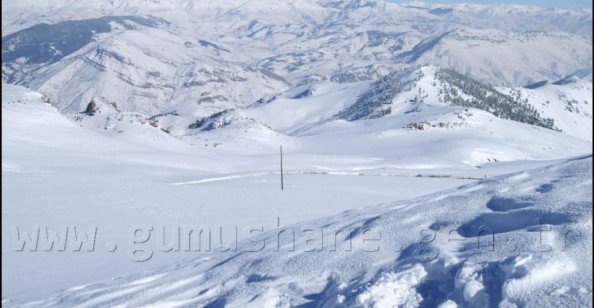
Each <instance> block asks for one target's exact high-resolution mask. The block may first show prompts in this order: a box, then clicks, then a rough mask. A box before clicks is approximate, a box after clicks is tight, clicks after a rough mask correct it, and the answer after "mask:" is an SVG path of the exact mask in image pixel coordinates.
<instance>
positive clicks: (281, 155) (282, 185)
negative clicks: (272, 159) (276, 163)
mask: <svg viewBox="0 0 594 308" xmlns="http://www.w3.org/2000/svg"><path fill="white" fill-rule="evenodd" d="M280 168H281V171H280V173H281V190H284V189H285V187H284V179H283V146H282V145H281V146H280Z"/></svg>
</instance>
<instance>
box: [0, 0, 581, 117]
mask: <svg viewBox="0 0 594 308" xmlns="http://www.w3.org/2000/svg"><path fill="white" fill-rule="evenodd" d="M5 7H6V10H5V12H6V15H5V16H4V17H5V18H3V51H2V53H3V63H2V65H3V66H2V67H3V69H2V72H3V74H2V76H3V80H4V81H5V82H10V83H17V84H20V85H26V86H30V87H31V88H32V89H34V90H36V91H40V92H42V93H44V94H46V95H47V96H49V97H50V98H51V99H52V101H54V102H59V103H60V104H62V105H61V106H60V109H64V108H67V109H68V110H69V111H72V110H73V109H72V108H79V107H81V106H84V105H86V104H87V103H88V102H89V101H90V100H91V99H92V98H93V97H95V96H103V97H105V98H106V99H108V100H110V101H117V102H118V104H120V105H121V106H125V108H123V109H124V110H126V111H134V112H144V113H152V114H149V115H154V114H157V113H159V112H163V111H164V110H165V109H167V108H169V107H171V106H175V105H178V104H203V105H206V106H201V108H199V109H200V110H208V112H210V113H215V112H218V111H221V110H222V109H221V108H217V107H213V106H211V105H210V104H209V103H210V102H213V101H214V102H217V104H216V105H217V106H219V105H224V106H226V107H234V106H237V105H245V104H249V103H251V102H253V101H254V100H256V99H259V98H260V97H263V96H266V95H269V94H271V93H273V92H279V91H282V90H286V89H287V88H289V86H287V85H286V84H285V83H284V81H283V80H286V81H288V82H289V83H291V84H293V85H301V84H304V83H310V82H312V81H319V80H331V81H334V82H354V81H360V80H375V79H378V78H380V77H382V76H384V75H386V74H388V73H390V72H392V71H394V70H398V69H401V68H403V67H407V66H419V65H428V64H431V65H435V66H439V67H443V68H452V69H454V70H456V71H459V72H461V73H463V74H468V75H469V76H470V77H472V78H475V79H478V80H479V81H483V82H487V83H490V84H492V85H495V86H501V85H505V86H523V85H527V84H531V83H534V82H537V81H540V80H558V79H561V78H563V77H564V76H567V75H568V74H570V73H572V72H574V71H577V70H580V69H584V68H588V67H591V66H592V58H591V54H592V36H591V25H590V23H591V12H587V11H563V10H561V11H556V10H539V9H536V8H530V7H521V6H518V7H497V6H495V7H492V8H487V7H484V6H460V5H454V6H452V7H434V6H427V7H418V6H411V5H398V4H394V3H384V2H383V1H355V0H353V1H347V2H342V1H315V0H308V1H300V2H295V3H293V2H278V1H264V2H263V1H247V2H245V3H244V2H243V1H222V2H221V1H202V2H199V3H193V2H187V1H160V2H153V1H131V2H126V3H119V2H117V1H115V2H114V1H109V2H108V1H91V2H89V1H74V2H73V1H63V2H55V1H35V3H31V2H30V1H18V2H14V1H12V2H10V1H9V2H7V3H5ZM288 12H290V14H288ZM288 15H290V16H291V18H285V17H284V16H288ZM503 15H505V16H506V17H505V18H504V17H502V16H503ZM479 17H480V18H479ZM543 18H546V20H547V25H548V26H547V27H536V26H533V23H532V21H536V20H541V19H543ZM72 19H76V21H73V20H72ZM479 20H482V21H479ZM502 20H508V21H509V20H517V21H516V22H512V23H511V25H510V23H507V22H506V23H502ZM32 21H35V24H31V23H32ZM549 21H550V22H549ZM41 22H45V23H50V25H48V24H39V23H41ZM540 23H542V22H540V21H539V22H538V23H536V24H540ZM508 25H509V26H508ZM14 27H16V28H20V31H4V29H5V28H7V29H15V28H14ZM73 29H77V30H76V31H72V30H73ZM588 30H589V33H590V34H589V35H588ZM47 33H54V35H52V36H51V37H52V38H51V39H49V40H48V39H47V37H44V34H47ZM56 33H57V34H58V35H55V34H56ZM19 43H20V44H22V45H19ZM32 46H42V48H31V47H32ZM544 46H546V48H545V47H544ZM497 58H505V59H506V61H493V59H497ZM278 76H282V78H280V77H278ZM230 90H232V91H230ZM195 112H198V113H200V112H204V111H195Z"/></svg>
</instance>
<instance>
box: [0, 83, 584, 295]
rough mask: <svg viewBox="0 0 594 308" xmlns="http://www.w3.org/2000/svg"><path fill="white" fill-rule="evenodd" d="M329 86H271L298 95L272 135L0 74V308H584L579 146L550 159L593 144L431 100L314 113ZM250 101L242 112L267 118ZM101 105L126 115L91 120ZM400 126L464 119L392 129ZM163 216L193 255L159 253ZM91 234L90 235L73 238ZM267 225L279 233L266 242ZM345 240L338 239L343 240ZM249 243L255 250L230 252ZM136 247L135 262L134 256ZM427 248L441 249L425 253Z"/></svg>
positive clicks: (329, 107) (108, 112)
mask: <svg viewBox="0 0 594 308" xmlns="http://www.w3.org/2000/svg"><path fill="white" fill-rule="evenodd" d="M421 83H422V82H421ZM359 86H361V87H365V84H364V83H361V84H359ZM336 87H337V86H336V85H332V84H324V83H322V84H320V85H318V86H316V87H313V88H312V95H311V96H309V97H305V98H300V99H290V98H289V97H294V95H293V94H294V93H293V92H287V93H285V95H284V96H282V98H278V99H277V100H278V102H277V101H273V102H271V103H269V104H276V103H278V104H295V106H294V108H291V110H293V112H295V113H296V114H298V115H301V116H303V118H302V119H301V120H300V121H297V122H295V123H292V122H287V123H288V124H287V126H285V127H281V126H276V127H275V128H276V129H278V130H279V131H281V133H279V132H276V131H275V130H273V128H271V127H270V126H266V125H261V124H258V123H259V122H253V123H252V124H249V125H248V126H244V125H243V124H241V123H243V122H241V121H238V122H237V123H239V124H241V125H239V124H231V125H228V126H225V127H223V128H220V129H216V130H213V131H210V132H201V133H199V134H197V135H193V136H190V135H187V136H182V137H179V138H178V137H175V136H173V135H171V134H168V133H166V132H164V131H163V130H161V129H160V127H158V126H157V127H156V126H153V125H151V124H150V123H149V122H147V121H142V120H139V118H137V117H136V116H135V115H134V114H133V113H126V112H120V111H117V110H116V109H114V108H113V106H111V105H110V104H109V103H108V102H105V101H98V104H99V105H100V112H99V113H98V114H97V115H95V116H93V117H89V116H84V115H81V117H82V120H76V117H66V116H64V115H63V114H61V113H60V112H59V111H58V110H57V109H56V108H54V107H53V106H51V105H50V104H47V103H44V102H47V99H46V98H45V97H44V96H43V95H41V94H39V93H35V92H32V91H29V90H26V89H24V88H21V87H18V86H12V85H6V84H3V92H2V95H3V96H2V125H3V127H2V130H3V137H2V145H3V148H4V149H5V150H4V151H3V153H2V167H3V168H2V172H3V194H2V196H3V204H4V207H3V223H2V228H3V230H2V231H3V232H2V236H3V241H2V243H3V247H2V250H3V259H2V260H3V268H4V269H5V270H4V271H3V275H2V277H3V294H4V295H3V296H4V297H3V305H4V306H55V305H66V306H83V307H84V306H106V305H107V306H116V305H118V304H124V305H128V306H143V305H144V306H146V305H151V306H157V305H163V306H184V305H186V306H188V305H189V306H201V305H207V304H213V305H215V306H216V305H217V304H223V303H224V304H226V305H229V306H243V305H253V306H257V307H260V306H266V305H268V306H277V307H282V306H295V305H300V304H307V303H310V304H313V305H319V306H324V305H326V306H336V305H338V306H340V305H344V306H354V305H355V306H356V305H360V306H384V305H386V304H388V305H389V304H393V305H404V306H416V305H425V304H427V305H430V306H433V305H438V304H443V305H444V307H447V306H448V305H449V306H451V305H454V304H457V305H461V306H464V305H476V306H484V305H496V304H498V303H502V304H504V305H508V304H509V305H512V304H517V305H524V304H525V305H529V306H530V305H532V304H538V305H543V306H553V304H554V303H563V304H564V305H570V306H575V307H579V306H583V305H587V304H591V292H592V286H591V282H590V280H591V275H588V274H584V273H590V272H591V267H590V265H589V264H591V254H589V253H588V252H589V251H590V250H591V229H589V228H591V225H592V221H591V217H590V216H591V206H592V203H591V198H592V196H591V192H590V191H591V179H592V175H591V157H590V156H578V157H577V158H574V159H570V160H563V159H562V160H558V159H560V158H563V157H568V156H577V155H581V154H586V153H591V143H590V142H587V141H584V140H581V139H577V138H571V137H569V136H567V135H566V134H564V133H561V132H555V131H551V130H547V129H543V128H539V127H533V126H530V125H526V124H523V123H517V122H513V121H508V120H503V119H500V118H497V117H494V116H493V115H491V114H489V113H487V112H483V111H479V110H474V109H470V110H468V111H465V110H464V108H461V107H452V106H447V105H439V104H428V106H427V107H426V108H424V109H423V110H421V111H419V112H415V113H413V114H407V113H405V110H406V109H407V108H402V109H401V110H400V111H398V109H396V108H395V110H396V112H395V113H394V114H391V115H389V116H386V117H383V118H379V119H368V120H359V121H353V122H346V121H343V120H334V119H328V118H327V116H329V115H331V114H332V113H334V112H335V111H336V110H339V109H341V108H343V107H344V106H345V104H346V105H348V104H349V103H348V99H347V97H352V96H348V95H345V96H344V97H342V96H340V95H338V96H337V97H334V99H331V100H322V99H320V100H318V101H317V103H314V102H315V97H316V96H321V97H326V95H332V94H331V93H334V92H335V91H338V92H340V89H338V88H336ZM353 89H355V90H356V89H357V88H356V87H355V88H353ZM345 91H346V89H345ZM347 92H348V91H347ZM403 95H404V97H406V94H403ZM330 97H331V96H330ZM340 97H342V98H340ZM299 100H305V103H303V104H296V102H295V101H299ZM308 100H310V101H309V103H308ZM351 102H352V101H351ZM404 102H405V101H402V102H400V101H399V100H398V99H396V100H395V101H394V103H393V105H394V107H397V106H398V104H403V103H404ZM320 104H324V105H320ZM110 106H111V107H110ZM266 106H267V105H259V104H257V105H254V106H252V107H250V108H247V109H245V112H253V114H250V115H251V116H253V117H254V118H257V119H258V121H263V122H270V123H271V125H275V123H274V122H273V121H272V120H273V119H271V118H270V115H267V112H266V109H262V108H272V107H266ZM110 108H111V109H110ZM252 109H253V111H248V110H252ZM259 109H262V110H259ZM312 110H314V111H315V113H314V114H315V115H316V117H312V116H311V114H310V113H309V111H312ZM239 112H240V113H241V112H243V111H239ZM468 114H471V115H468ZM114 116H115V117H117V116H122V117H123V118H122V120H121V121H118V120H115V121H113V120H110V121H107V119H109V118H110V117H114ZM459 116H462V118H465V120H463V121H462V118H460V117H459ZM239 118H241V117H239ZM288 118H290V117H288ZM413 119H415V120H414V121H420V120H426V121H429V122H432V121H437V122H440V121H441V122H456V121H461V122H463V123H467V124H468V125H469V126H467V125H466V124H464V125H461V126H452V128H439V127H429V128H428V129H426V130H410V129H407V128H403V125H405V124H408V123H410V122H411V121H413ZM104 120H105V121H107V122H106V123H107V126H106V128H103V125H106V124H105V123H103V122H102V121H104ZM308 121H310V122H308ZM109 123H112V124H113V123H117V124H116V126H114V127H112V126H110V125H111V124H109ZM234 123H235V122H234ZM254 123H255V124H254ZM300 123H316V124H317V125H315V126H313V127H311V128H306V129H304V127H301V126H299V125H300ZM97 125H98V126H97ZM295 125H297V126H295ZM120 129H122V131H123V132H119V131H120ZM282 132H284V133H282ZM285 133H286V134H285ZM190 138H195V139H190ZM254 141H257V142H254ZM202 142H204V143H202ZM217 142H221V143H222V145H219V146H216V147H215V146H213V145H214V144H216V143H217ZM279 143H280V144H283V145H284V146H285V148H284V149H285V172H286V175H285V190H284V191H281V190H280V189H279V183H278V176H279V175H278V147H277V146H278V144H279ZM590 155H591V154H590ZM495 159H496V161H497V162H496V161H495ZM555 159H557V160H555ZM552 160H553V161H552ZM537 167H538V168H537ZM533 168H537V169H534V170H528V171H523V170H527V169H533ZM507 173H512V174H511V175H504V174H507ZM485 177H486V179H485ZM460 185H463V186H461V187H459V186H460ZM456 187H459V188H456ZM444 190H445V191H444ZM440 191H443V192H440ZM423 196H425V197H423ZM539 222H540V223H542V226H540V225H539ZM481 225H486V226H488V227H490V228H492V231H493V234H494V236H495V244H496V246H495V248H494V251H491V250H489V247H491V246H489V245H487V244H488V243H489V241H488V240H489V239H491V237H489V236H483V237H481V239H480V243H483V244H484V245H486V246H484V247H482V248H481V249H479V251H478V252H473V251H472V248H473V247H474V246H473V245H476V241H477V240H476V238H474V237H473V236H472V233H473V232H476V231H477V230H476V228H478V227H479V226H481ZM135 226H136V227H137V228H140V229H141V230H147V228H149V227H152V228H153V229H152V230H153V231H152V237H151V240H150V241H148V242H142V241H141V242H138V241H140V240H141V239H140V238H138V237H137V236H139V235H138V234H136V233H130V232H131V230H134V229H133V228H134V227H135ZM176 226H177V227H180V228H182V229H181V230H182V232H183V230H189V229H191V228H192V227H195V228H198V229H199V228H200V227H204V228H206V230H210V231H211V232H212V234H211V235H212V239H213V242H212V247H211V248H212V249H211V251H210V252H209V251H206V250H205V248H204V247H202V246H199V247H200V248H201V249H199V251H195V250H196V249H195V248H196V246H195V245H197V243H195V242H194V243H193V244H194V246H192V247H194V249H190V251H185V249H183V248H184V247H185V246H180V249H176V248H175V246H173V248H171V249H169V248H167V246H168V245H167V243H168V239H169V238H170V236H172V235H171V234H173V232H174V231H173V230H174V229H172V228H175V227H176ZM17 227H18V228H19V229H18V230H19V232H20V233H18V234H20V235H21V240H20V241H19V240H18V238H17V239H15V235H17V229H16V228H17ZM94 227H96V228H97V229H96V230H97V231H96V234H95V238H96V241H95V246H94V247H89V246H88V245H89V243H88V242H87V243H83V244H82V246H77V245H78V244H76V242H74V243H73V242H72V236H73V235H76V237H77V238H81V237H85V235H86V236H91V235H92V228H94ZM235 227H237V230H238V231H237V232H238V235H237V248H235V245H236V244H235V243H236V241H235V240H234V234H235V233H234V232H235V231H234V230H235ZM37 228H39V229H37ZM64 228H70V229H67V230H68V232H69V233H68V234H69V238H70V242H69V241H66V240H64V238H65V236H64V233H61V235H60V232H63V229H64ZM74 228H76V229H74ZM209 228H210V229H209ZM540 228H542V229H540ZM367 229H369V231H367ZM549 229H550V230H551V231H550V232H549V231H547V230H549ZM35 230H39V232H40V233H39V238H38V247H37V250H36V251H31V250H32V249H33V248H34V245H33V242H32V241H25V242H23V238H24V237H26V235H25V234H24V233H22V232H27V233H28V234H29V235H30V236H32V237H33V238H35ZM281 230H289V231H285V232H283V233H281V236H280V240H279V241H280V242H279V244H278V245H280V246H279V247H280V248H279V250H280V251H275V249H274V248H275V245H276V243H275V242H274V241H273V240H274V239H275V238H278V232H279V231H281ZM290 230H293V232H294V233H295V235H296V241H295V249H294V251H291V250H292V243H291V242H289V240H290V239H291V238H292V236H290V233H289V232H290ZM307 230H313V231H307ZM324 230H326V231H328V230H330V231H329V232H331V233H329V234H325V233H323V232H324ZM332 230H335V231H334V232H333V231H332ZM337 230H343V231H341V232H338V234H337V236H335V234H336V232H337ZM450 230H453V231H451V232H450ZM539 230H543V231H541V232H539ZM366 231H367V232H366ZM487 231H488V230H487ZM73 232H74V233H73ZM81 232H84V233H86V234H85V235H83V234H82V233H81ZM205 232H206V231H205ZM287 234H289V235H287ZM56 236H57V238H56ZM448 236H449V237H448ZM377 237H379V240H375V239H376V238H377ZM541 237H542V240H540V238H541ZM564 237H567V238H566V239H565V238H564ZM66 238H68V237H66ZM322 238H323V239H322ZM461 238H466V240H465V241H460V240H459V239H461ZM60 239H62V240H60ZM135 239H136V240H137V243H134V242H132V241H133V240H135ZM308 239H310V240H309V241H308ZM335 239H336V241H337V242H336V243H337V248H336V251H331V248H332V247H331V246H334V243H335ZM347 239H351V241H352V244H353V249H352V251H344V249H345V247H346V246H345V245H347V244H348V242H349V241H348V240H347ZM450 239H454V240H452V241H448V240H450ZM52 240H53V241H54V244H51V242H52ZM322 241H323V245H322ZM182 242H183V241H182ZM258 243H267V244H265V246H264V247H262V249H261V251H258V252H248V251H246V249H251V250H254V249H256V250H259V249H258V248H260V246H258ZM485 243H487V244H485ZM512 243H513V245H514V246H510V245H512ZM565 243H567V247H565ZM62 244H63V245H65V246H62ZM180 245H182V244H181V243H180ZM254 245H255V246H254ZM320 245H322V246H320ZM376 246H379V251H375V252H368V251H366V250H374V249H373V248H374V247H376ZM19 247H21V250H23V251H19ZM61 247H66V251H60V249H61ZM76 247H80V248H82V250H81V251H76ZM463 247H466V248H465V250H464V251H459V250H461V249H462V248H463ZM514 247H515V248H516V249H512V248H514ZM80 248H79V249H80ZM115 248H117V250H115V251H114V252H110V251H112V250H113V249H115ZM321 248H323V249H321ZM545 248H551V250H552V251H551V252H542V250H545ZM89 249H92V250H93V251H87V250H89ZM315 249H318V250H321V251H314V250H315ZM171 250H173V251H171ZM178 250H181V251H178ZM134 251H136V252H137V254H131V253H132V252H134ZM147 251H150V252H152V255H151V258H150V259H149V260H146V262H133V260H136V261H139V259H138V258H141V257H143V256H145V257H146V255H144V254H143V252H144V253H146V252H147ZM427 251H429V252H434V251H439V255H438V256H437V257H436V258H435V259H432V260H429V261H426V262H425V261H424V259H423V258H425V257H426V255H425V254H424V253H422V252H427ZM419 258H421V260H419ZM171 263H175V265H173V266H172V265H168V264H171ZM115 277H120V278H115ZM110 279H111V280H110ZM99 281H104V282H99ZM438 285H443V286H444V287H441V288H438V287H436V286H438ZM60 290H62V291H60Z"/></svg>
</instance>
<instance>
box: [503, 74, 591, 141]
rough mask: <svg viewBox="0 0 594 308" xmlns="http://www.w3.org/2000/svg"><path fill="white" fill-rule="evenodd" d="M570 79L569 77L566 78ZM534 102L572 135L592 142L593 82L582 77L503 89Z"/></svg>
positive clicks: (542, 111)
mask: <svg viewBox="0 0 594 308" xmlns="http://www.w3.org/2000/svg"><path fill="white" fill-rule="evenodd" d="M564 80H567V79H564ZM500 91H502V92H504V93H509V94H510V95H512V96H517V97H519V98H520V100H526V101H527V102H528V103H529V104H531V105H533V106H534V107H535V108H536V109H537V110H538V111H539V112H540V113H541V115H542V116H543V117H551V118H554V119H555V126H556V127H557V128H559V129H561V130H562V131H563V132H565V133H567V134H568V135H572V136H575V137H578V138H581V139H584V140H588V141H592V82H591V81H586V80H582V79H578V80H573V81H572V82H564V83H563V84H556V83H547V84H544V85H542V86H539V87H536V88H534V89H527V88H500Z"/></svg>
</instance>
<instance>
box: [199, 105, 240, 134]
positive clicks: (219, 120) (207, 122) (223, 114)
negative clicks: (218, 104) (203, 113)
mask: <svg viewBox="0 0 594 308" xmlns="http://www.w3.org/2000/svg"><path fill="white" fill-rule="evenodd" d="M231 111H232V109H225V110H223V111H219V112H217V113H213V114H211V115H210V116H208V117H203V118H200V119H198V120H196V122H194V123H192V124H190V125H189V126H188V128H189V129H200V130H205V131H209V130H213V129H217V128H221V127H224V126H227V125H229V124H230V123H231V120H230V119H228V117H227V115H229V113H230V112H231Z"/></svg>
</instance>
